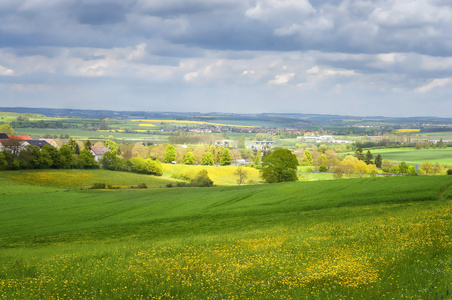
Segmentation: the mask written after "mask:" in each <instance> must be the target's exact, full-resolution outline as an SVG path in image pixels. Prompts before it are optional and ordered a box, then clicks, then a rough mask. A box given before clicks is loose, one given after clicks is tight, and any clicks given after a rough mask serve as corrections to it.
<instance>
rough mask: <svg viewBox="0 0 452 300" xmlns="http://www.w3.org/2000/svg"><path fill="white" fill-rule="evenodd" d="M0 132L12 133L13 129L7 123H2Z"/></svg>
mask: <svg viewBox="0 0 452 300" xmlns="http://www.w3.org/2000/svg"><path fill="white" fill-rule="evenodd" d="M0 133H6V134H8V135H12V134H14V129H13V128H12V127H11V126H10V125H9V124H8V123H5V124H2V125H0Z"/></svg>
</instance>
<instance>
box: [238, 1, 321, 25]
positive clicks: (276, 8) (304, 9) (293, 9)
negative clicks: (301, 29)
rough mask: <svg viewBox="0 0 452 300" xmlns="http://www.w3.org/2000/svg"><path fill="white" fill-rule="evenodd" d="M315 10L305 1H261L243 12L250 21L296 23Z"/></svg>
mask: <svg viewBox="0 0 452 300" xmlns="http://www.w3.org/2000/svg"><path fill="white" fill-rule="evenodd" d="M314 12H315V9H314V8H313V7H312V6H311V4H310V3H309V1H307V0H262V1H258V2H257V3H256V5H255V6H254V7H252V8H250V9H248V10H247V11H246V12H245V15H246V16H247V17H249V18H252V19H257V20H262V21H274V22H275V21H276V22H283V23H286V22H289V23H292V22H296V21H299V20H300V18H302V17H304V16H307V15H309V14H312V13H314Z"/></svg>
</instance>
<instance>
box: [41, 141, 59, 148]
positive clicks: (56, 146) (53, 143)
mask: <svg viewBox="0 0 452 300" xmlns="http://www.w3.org/2000/svg"><path fill="white" fill-rule="evenodd" d="M39 140H40V141H46V142H47V143H49V144H50V145H52V146H53V147H55V148H57V149H58V150H60V146H58V143H57V142H55V140H54V139H39Z"/></svg>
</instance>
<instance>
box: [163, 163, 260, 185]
mask: <svg viewBox="0 0 452 300" xmlns="http://www.w3.org/2000/svg"><path fill="white" fill-rule="evenodd" d="M203 169H204V170H207V173H208V176H209V178H210V179H212V181H213V184H214V185H237V179H238V177H237V175H236V174H235V172H237V167H236V166H199V165H182V164H178V165H173V164H163V176H164V177H168V178H179V177H180V176H181V175H185V176H188V177H189V178H193V177H194V176H196V174H197V173H199V171H201V170H203ZM243 169H244V170H245V171H246V174H247V179H246V180H245V182H244V183H245V184H249V183H252V184H256V183H259V182H261V181H262V180H261V178H260V175H259V170H257V169H255V168H251V167H243Z"/></svg>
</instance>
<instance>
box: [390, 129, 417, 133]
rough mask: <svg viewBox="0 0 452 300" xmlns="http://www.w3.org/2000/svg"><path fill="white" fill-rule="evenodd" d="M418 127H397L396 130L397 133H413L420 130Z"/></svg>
mask: <svg viewBox="0 0 452 300" xmlns="http://www.w3.org/2000/svg"><path fill="white" fill-rule="evenodd" d="M420 131H421V130H420V129H397V130H396V132H398V133H415V132H420Z"/></svg>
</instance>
